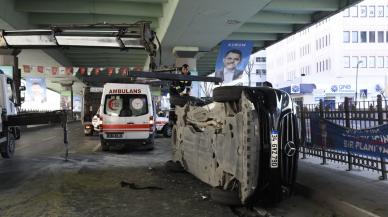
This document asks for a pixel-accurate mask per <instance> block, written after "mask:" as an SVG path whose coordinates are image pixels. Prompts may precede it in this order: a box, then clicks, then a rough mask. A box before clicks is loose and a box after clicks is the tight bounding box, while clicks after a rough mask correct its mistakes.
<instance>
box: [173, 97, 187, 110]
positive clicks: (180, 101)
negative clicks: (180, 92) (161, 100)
mask: <svg viewBox="0 0 388 217" xmlns="http://www.w3.org/2000/svg"><path fill="white" fill-rule="evenodd" d="M188 101H190V97H189V96H170V103H171V104H172V105H177V106H181V107H182V106H184V105H186V103H187V102H188Z"/></svg>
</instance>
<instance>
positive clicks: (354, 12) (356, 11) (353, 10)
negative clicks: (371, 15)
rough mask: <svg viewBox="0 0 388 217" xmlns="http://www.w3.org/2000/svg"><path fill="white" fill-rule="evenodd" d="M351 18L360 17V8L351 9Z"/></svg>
mask: <svg viewBox="0 0 388 217" xmlns="http://www.w3.org/2000/svg"><path fill="white" fill-rule="evenodd" d="M350 16H352V17H358V6H353V7H351V8H350Z"/></svg>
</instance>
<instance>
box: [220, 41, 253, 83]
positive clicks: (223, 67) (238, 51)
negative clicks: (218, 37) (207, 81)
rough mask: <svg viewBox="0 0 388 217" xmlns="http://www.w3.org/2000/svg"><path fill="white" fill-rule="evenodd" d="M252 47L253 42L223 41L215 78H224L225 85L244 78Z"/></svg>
mask: <svg viewBox="0 0 388 217" xmlns="http://www.w3.org/2000/svg"><path fill="white" fill-rule="evenodd" d="M252 47H253V42H252V41H235V40H233V41H231V40H225V41H222V43H221V47H220V52H219V53H218V57H217V62H216V67H215V77H219V78H222V79H223V80H224V84H225V83H229V82H231V81H234V80H236V79H240V78H242V76H243V74H244V70H245V67H246V66H247V64H248V62H249V57H250V55H251V53H252Z"/></svg>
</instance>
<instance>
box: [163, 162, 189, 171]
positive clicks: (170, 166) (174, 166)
mask: <svg viewBox="0 0 388 217" xmlns="http://www.w3.org/2000/svg"><path fill="white" fill-rule="evenodd" d="M164 167H165V168H166V170H167V171H169V172H174V173H183V172H185V168H183V166H182V165H181V164H180V163H179V162H174V161H172V160H169V161H167V162H166V163H165V164H164Z"/></svg>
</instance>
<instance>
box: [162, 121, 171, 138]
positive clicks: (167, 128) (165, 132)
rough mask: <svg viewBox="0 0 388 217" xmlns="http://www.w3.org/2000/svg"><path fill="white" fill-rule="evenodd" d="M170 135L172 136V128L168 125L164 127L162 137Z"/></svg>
mask: <svg viewBox="0 0 388 217" xmlns="http://www.w3.org/2000/svg"><path fill="white" fill-rule="evenodd" d="M171 135H172V128H171V126H170V124H166V125H164V127H163V136H164V137H171Z"/></svg>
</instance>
